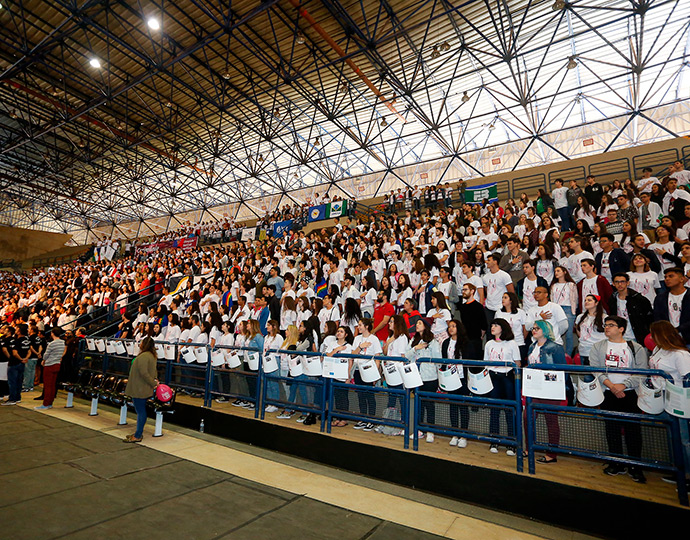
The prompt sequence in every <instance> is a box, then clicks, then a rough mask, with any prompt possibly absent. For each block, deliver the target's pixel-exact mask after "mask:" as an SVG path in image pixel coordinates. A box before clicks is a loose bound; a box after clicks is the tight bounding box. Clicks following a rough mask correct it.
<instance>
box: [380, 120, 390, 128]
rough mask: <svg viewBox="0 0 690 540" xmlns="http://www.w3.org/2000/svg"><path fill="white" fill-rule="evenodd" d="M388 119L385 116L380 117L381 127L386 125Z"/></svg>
mask: <svg viewBox="0 0 690 540" xmlns="http://www.w3.org/2000/svg"><path fill="white" fill-rule="evenodd" d="M387 126H388V121H387V120H386V119H385V118H381V127H387Z"/></svg>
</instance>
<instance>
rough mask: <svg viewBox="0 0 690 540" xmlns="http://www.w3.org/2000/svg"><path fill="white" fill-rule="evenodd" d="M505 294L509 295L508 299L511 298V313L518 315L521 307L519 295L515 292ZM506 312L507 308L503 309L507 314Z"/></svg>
mask: <svg viewBox="0 0 690 540" xmlns="http://www.w3.org/2000/svg"><path fill="white" fill-rule="evenodd" d="M503 294H505V295H508V298H510V313H517V312H518V308H519V307H520V299H519V298H518V295H517V294H515V293H514V292H505V293H503ZM505 310H506V308H505V307H502V308H501V311H503V312H505Z"/></svg>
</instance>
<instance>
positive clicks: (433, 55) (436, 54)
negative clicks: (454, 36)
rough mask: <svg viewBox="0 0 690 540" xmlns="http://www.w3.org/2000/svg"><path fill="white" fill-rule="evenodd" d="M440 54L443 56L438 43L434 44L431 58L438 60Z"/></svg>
mask: <svg viewBox="0 0 690 540" xmlns="http://www.w3.org/2000/svg"><path fill="white" fill-rule="evenodd" d="M439 56H441V53H440V52H438V45H434V48H433V49H432V50H431V59H432V60H436V59H437V58H438V57H439Z"/></svg>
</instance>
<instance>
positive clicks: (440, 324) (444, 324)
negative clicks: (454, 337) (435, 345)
mask: <svg viewBox="0 0 690 540" xmlns="http://www.w3.org/2000/svg"><path fill="white" fill-rule="evenodd" d="M437 313H440V314H441V317H439V318H437V319H432V320H433V321H434V322H433V324H432V325H431V332H432V333H433V334H434V336H438V335H440V334H443V332H446V331H447V330H448V321H450V319H451V316H450V311H448V310H447V309H438V308H431V309H430V310H429V311H428V312H427V314H426V316H427V317H433V316H434V315H436V314H437Z"/></svg>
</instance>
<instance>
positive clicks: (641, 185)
mask: <svg viewBox="0 0 690 540" xmlns="http://www.w3.org/2000/svg"><path fill="white" fill-rule="evenodd" d="M654 184H661V182H660V181H659V179H658V178H657V177H656V176H650V177H649V178H641V179H640V181H639V182H637V189H638V191H639V192H640V193H651V192H652V186H653V185H654Z"/></svg>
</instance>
